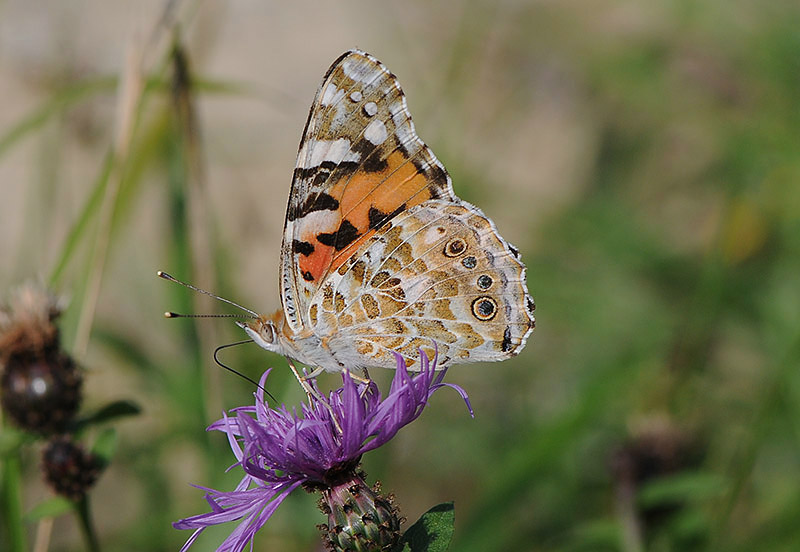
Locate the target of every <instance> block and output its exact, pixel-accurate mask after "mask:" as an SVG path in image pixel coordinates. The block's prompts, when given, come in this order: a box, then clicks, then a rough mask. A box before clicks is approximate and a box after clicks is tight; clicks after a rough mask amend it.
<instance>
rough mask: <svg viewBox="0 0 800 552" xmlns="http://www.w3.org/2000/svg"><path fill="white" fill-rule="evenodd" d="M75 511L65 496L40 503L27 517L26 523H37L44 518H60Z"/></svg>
mask: <svg viewBox="0 0 800 552" xmlns="http://www.w3.org/2000/svg"><path fill="white" fill-rule="evenodd" d="M74 509H75V505H74V504H73V503H72V502H71V501H70V500H68V499H66V498H64V497H63V496H56V497H53V498H51V499H49V500H45V501H44V502H40V503H39V504H37V505H36V506H34V507H33V509H32V510H31V511H30V512H28V513H27V514H26V515H25V521H37V520H40V519H42V518H48V517H58V516H60V515H61V514H66V513H68V512H71V511H73V510H74Z"/></svg>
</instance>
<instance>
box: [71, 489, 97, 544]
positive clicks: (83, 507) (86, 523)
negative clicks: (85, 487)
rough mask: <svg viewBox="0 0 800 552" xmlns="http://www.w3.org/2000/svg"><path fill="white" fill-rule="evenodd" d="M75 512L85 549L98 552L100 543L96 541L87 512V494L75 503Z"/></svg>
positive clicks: (90, 518) (95, 534)
mask: <svg viewBox="0 0 800 552" xmlns="http://www.w3.org/2000/svg"><path fill="white" fill-rule="evenodd" d="M75 509H76V510H75V513H76V514H77V515H78V519H79V520H80V526H81V532H82V533H83V539H84V540H85V541H86V550H88V551H89V552H100V543H99V542H98V541H97V533H95V530H94V525H93V524H92V517H91V515H90V514H89V497H88V495H86V496H84V497H83V498H81V499H80V500H79V501H78V502H77V503H76V504H75Z"/></svg>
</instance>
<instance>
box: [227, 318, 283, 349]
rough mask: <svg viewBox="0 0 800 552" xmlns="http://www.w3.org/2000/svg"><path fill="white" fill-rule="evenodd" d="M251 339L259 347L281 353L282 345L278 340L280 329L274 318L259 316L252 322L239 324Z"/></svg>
mask: <svg viewBox="0 0 800 552" xmlns="http://www.w3.org/2000/svg"><path fill="white" fill-rule="evenodd" d="M236 324H238V326H239V327H240V328H242V329H243V330H244V331H245V332H246V333H247V335H249V336H250V338H251V339H252V340H253V341H254V342H255V343H257V344H258V346H259V347H262V348H264V349H266V350H267V351H272V352H275V353H280V352H281V349H282V347H281V343H280V341H279V339H278V328H277V326H276V324H275V321H274V316H264V315H261V316H258V317H257V318H255V319H253V320H252V321H248V322H237V323H236Z"/></svg>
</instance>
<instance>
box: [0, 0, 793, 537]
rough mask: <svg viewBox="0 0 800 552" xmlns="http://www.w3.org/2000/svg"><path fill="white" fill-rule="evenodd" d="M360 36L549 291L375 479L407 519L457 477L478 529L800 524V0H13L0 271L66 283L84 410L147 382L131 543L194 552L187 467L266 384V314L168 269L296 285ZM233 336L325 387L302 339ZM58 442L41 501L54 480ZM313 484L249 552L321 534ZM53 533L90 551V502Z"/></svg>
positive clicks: (33, 497) (131, 484)
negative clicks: (83, 527)
mask: <svg viewBox="0 0 800 552" xmlns="http://www.w3.org/2000/svg"><path fill="white" fill-rule="evenodd" d="M351 47H360V48H362V49H365V50H367V51H368V52H370V53H372V54H374V55H375V56H376V57H378V58H379V59H380V60H382V61H383V62H384V63H385V64H386V65H387V66H388V67H389V68H390V69H391V70H392V71H393V72H395V73H396V74H397V75H398V76H399V78H400V81H401V83H402V85H403V87H404V90H405V92H406V94H407V95H408V101H409V107H410V109H411V112H412V114H413V116H414V120H415V123H416V126H417V130H418V132H419V134H420V135H421V137H422V138H423V139H424V140H425V141H426V142H427V143H428V144H429V145H430V146H431V147H432V148H433V150H434V151H435V152H436V154H437V155H438V157H439V158H440V159H441V160H442V161H443V163H444V164H445V166H446V167H447V168H448V170H449V171H450V173H451V175H452V177H453V181H454V186H455V189H456V192H457V193H458V194H459V195H460V196H461V197H463V198H464V199H466V200H468V201H470V202H473V203H475V204H477V205H478V206H480V207H481V208H482V209H483V210H484V211H485V212H486V213H487V215H489V216H490V217H492V218H493V219H494V220H495V222H496V223H497V226H498V228H499V229H500V232H501V233H502V234H503V236H505V237H506V238H507V239H509V240H510V241H511V242H512V243H514V244H515V245H517V246H518V247H519V248H520V249H521V251H522V253H523V259H524V260H525V262H526V264H527V266H528V284H529V288H530V291H531V293H532V294H533V296H534V297H535V299H536V304H537V307H538V309H537V329H536V331H535V332H534V334H533V335H532V337H531V339H530V341H529V342H528V346H527V348H526V349H525V351H524V352H523V353H522V354H521V355H520V356H519V357H518V358H515V359H513V360H511V361H508V362H505V363H502V364H491V365H467V366H459V367H456V368H454V369H453V370H451V371H450V373H449V374H448V380H449V381H451V382H453V383H457V384H459V385H461V386H463V387H464V388H465V389H466V390H467V391H468V392H469V394H470V397H471V400H472V404H473V406H474V408H475V413H476V416H475V419H474V420H472V419H470V418H469V416H468V415H467V412H466V410H465V409H464V406H463V404H462V403H461V401H460V399H459V398H458V396H457V395H456V394H455V393H448V392H447V391H442V392H440V393H438V394H437V395H435V396H434V399H433V401H432V404H431V405H430V407H429V408H428V409H427V410H426V412H425V413H424V414H423V416H422V417H421V418H420V419H419V420H418V421H417V422H416V423H414V424H412V425H411V426H409V427H408V428H406V429H404V430H403V431H402V432H401V433H400V434H399V435H398V437H397V438H396V439H394V441H392V442H391V443H390V444H389V445H388V446H386V447H384V448H383V449H382V450H380V451H378V452H376V453H371V454H369V455H368V456H367V457H366V458H365V459H364V468H365V470H366V472H367V473H368V476H369V481H370V482H373V481H375V480H376V479H379V480H380V481H381V482H382V485H383V488H384V489H385V490H387V491H391V492H394V493H395V495H396V497H397V503H398V504H399V505H400V507H401V509H402V512H403V514H404V515H405V516H406V517H407V518H408V519H409V520H412V521H413V520H415V519H417V518H418V517H419V515H420V514H421V513H422V512H424V511H425V510H427V509H428V508H429V507H431V506H433V505H434V504H437V503H439V502H443V501H447V500H455V505H456V540H455V542H454V545H453V548H452V549H453V550H457V551H484V550H530V551H562V550H564V551H569V550H609V551H616V550H620V551H625V552H631V551H639V550H653V551H668V550H688V551H692V550H727V551H738V550H797V547H798V543H800V524H798V519H800V429H799V427H800V371H799V370H798V367H799V365H800V186H798V180H799V179H800V7H798V4H797V2H795V1H781V0H775V1H770V2H763V1H758V0H707V1H705V2H697V1H694V2H693V1H690V0H673V1H668V0H660V1H659V0H656V1H652V2H634V1H612V0H598V1H590V0H564V1H559V2H524V1H514V0H509V1H503V2H495V1H491V0H474V1H466V2H438V3H431V2H426V1H424V0H413V1H409V2H395V3H386V4H382V3H381V4H376V3H372V2H366V1H346V2H335V3H334V2H325V3H321V2H319V3H318V2H311V1H308V0H304V1H300V2H292V3H289V2H257V1H250V2H214V1H205V2H200V1H197V2H191V1H185V2H171V3H166V4H165V3H164V2H163V1H155V0H148V1H144V2H137V3H129V2H122V1H104V0H80V1H77V0H76V1H74V2H56V1H49V2H24V1H22V0H0V102H1V104H0V105H2V109H0V190H1V191H2V195H1V196H0V197H2V200H1V201H0V259H2V261H0V266H2V270H1V271H0V288H1V289H2V290H3V295H4V296H7V293H8V290H10V289H11V288H12V287H13V286H14V285H16V284H18V283H19V282H21V281H23V280H24V279H26V278H29V277H40V278H41V279H43V280H44V281H46V282H49V283H50V284H51V285H52V286H53V287H54V288H55V289H56V290H57V291H59V292H61V293H64V294H67V295H68V296H69V297H70V304H69V308H68V309H67V311H66V313H65V314H64V316H63V318H62V320H61V327H62V330H63V337H64V341H65V343H66V344H67V347H68V349H70V350H71V351H73V353H74V354H75V355H76V357H77V358H79V360H80V362H81V363H82V364H83V365H84V366H85V367H86V389H85V397H86V398H85V402H84V408H85V409H86V410H91V409H92V408H93V407H97V406H99V405H102V404H105V403H106V402H108V401H109V400H112V399H123V398H127V399H132V400H135V401H137V402H138V403H139V404H141V405H142V407H143V413H142V415H140V416H138V417H135V418H130V419H126V420H125V421H123V422H120V423H119V424H117V429H118V430H119V432H120V435H119V448H118V451H117V453H116V456H115V460H114V462H113V464H112V465H111V467H110V468H109V469H108V470H107V472H106V473H105V474H104V475H103V476H102V478H101V479H100V480H99V482H98V484H97V486H96V488H95V490H94V492H93V493H92V511H93V515H94V518H95V523H96V524H97V526H98V530H99V533H100V539H101V543H102V545H103V548H104V550H108V551H128V550H165V551H166V550H177V549H178V548H179V547H180V545H181V544H182V543H183V541H184V539H185V538H186V537H188V533H187V532H179V531H176V530H173V529H172V528H171V525H170V524H171V522H172V521H174V520H177V519H179V518H181V517H186V516H188V515H192V514H195V513H199V512H202V511H206V508H207V506H206V504H205V502H204V501H203V498H202V492H201V491H200V490H197V489H194V488H192V487H190V484H191V483H197V484H201V485H205V486H210V487H215V488H219V489H223V490H227V489H232V488H233V486H234V485H235V482H236V481H238V479H239V474H238V472H235V471H234V473H231V474H224V473H223V471H224V469H225V468H226V467H227V466H228V465H229V464H230V463H232V461H233V457H232V456H231V454H230V452H229V449H228V445H227V440H226V438H225V437H224V436H223V435H220V434H213V435H208V434H206V433H205V432H204V428H205V426H206V425H207V424H208V423H210V422H211V421H213V420H215V419H217V418H218V417H219V414H220V412H221V411H222V409H223V408H230V407H234V406H238V405H241V404H246V403H249V402H250V401H251V397H252V394H251V393H252V386H251V385H250V384H248V383H247V382H244V381H242V380H240V379H239V378H236V377H234V376H231V375H229V374H227V373H225V372H223V371H222V370H220V369H219V368H218V367H216V366H215V365H214V363H213V361H212V352H213V350H214V348H215V347H216V346H217V345H220V344H223V343H227V342H232V341H235V340H237V339H240V338H242V337H243V336H242V335H241V334H240V333H239V331H238V329H237V328H236V327H235V326H234V325H233V323H232V322H230V321H225V320H221V321H214V320H205V321H204V320H200V321H197V322H193V321H189V320H175V321H167V320H164V319H163V318H161V315H162V312H163V311H165V310H176V311H179V312H204V313H205V312H231V311H230V309H226V308H224V305H220V304H213V303H211V302H208V301H205V300H204V299H205V298H204V297H198V296H196V295H191V294H190V293H188V292H187V291H186V290H184V289H182V288H179V287H178V286H174V285H172V284H169V283H166V282H164V281H161V280H158V279H157V278H156V277H155V271H156V270H157V269H163V270H166V271H168V272H171V273H173V274H174V275H176V276H178V277H181V278H183V279H186V280H189V281H191V282H193V283H195V284H197V285H200V286H203V287H207V288H210V289H213V290H214V291H216V292H218V293H220V294H221V295H223V296H224V297H227V298H230V299H232V300H234V301H237V302H240V303H242V304H244V305H246V306H248V307H250V308H253V309H254V310H257V311H262V312H267V311H271V310H273V309H275V308H277V307H278V306H279V300H278V286H277V262H278V250H279V244H280V239H281V229H282V225H283V215H284V213H283V211H284V208H285V204H286V198H287V195H288V190H289V184H290V179H291V174H292V169H293V167H294V157H295V153H296V148H297V144H298V142H299V139H300V133H301V131H302V128H303V124H304V122H305V119H306V115H307V109H308V106H309V105H310V102H311V99H312V98H313V95H314V92H315V90H316V87H317V85H318V83H319V81H320V79H321V77H322V75H323V73H324V71H325V70H326V68H327V67H328V65H329V64H330V63H331V62H332V61H333V60H334V59H335V58H336V57H337V56H338V55H339V54H340V53H342V52H343V51H345V50H346V49H348V48H351ZM223 358H224V360H225V362H226V363H227V364H229V365H231V366H233V367H234V368H237V369H239V370H241V371H242V372H244V373H246V374H248V375H250V376H251V377H254V378H256V377H258V375H260V373H261V371H263V369H265V368H266V367H269V366H274V367H275V368H276V369H275V370H274V371H273V376H272V377H271V378H270V389H271V390H272V392H273V393H274V394H275V395H276V396H277V397H278V398H279V399H280V400H281V401H285V402H287V403H288V404H297V403H298V402H299V401H300V400H301V399H302V398H303V396H302V393H301V391H300V389H299V387H298V386H297V384H296V382H294V380H293V379H292V377H291V375H290V373H289V371H288V369H286V363H285V361H284V360H283V359H281V358H279V357H275V356H270V355H268V354H267V353H265V352H264V351H261V350H260V349H258V348H257V347H255V346H253V345H249V346H242V347H238V348H234V349H230V350H227V351H225V352H224V353H223ZM373 375H374V376H376V377H377V378H378V379H379V380H380V383H381V385H382V387H383V388H384V389H386V384H387V383H388V381H389V377H390V376H391V374H390V373H378V374H373ZM322 384H323V385H324V386H328V387H331V386H335V385H336V384H337V379H336V378H335V377H327V378H325V379H323V380H322ZM38 450H39V447H38V445H34V446H31V447H28V448H27V449H26V451H25V459H26V462H25V466H26V467H25V470H24V475H25V480H24V497H23V498H24V509H25V510H26V511H28V510H30V509H31V508H33V507H34V506H35V505H36V504H37V503H39V502H41V501H43V500H46V499H47V498H48V497H49V496H50V494H49V491H48V489H47V488H46V487H44V485H43V484H42V483H41V481H40V472H39V467H38ZM315 502H316V497H314V496H312V495H308V494H305V493H302V492H298V493H296V494H295V495H294V496H291V497H290V498H289V499H288V500H287V501H286V502H285V503H284V505H283V506H281V508H280V509H279V511H278V513H277V514H276V515H275V516H274V518H273V519H272V520H270V522H269V523H268V524H267V526H266V527H265V528H264V529H263V530H262V531H261V533H260V534H259V536H258V538H257V540H256V547H255V548H256V550H288V551H293V550H319V549H320V545H319V538H318V534H317V530H316V528H315V525H316V524H317V523H321V522H323V521H324V518H323V516H322V515H321V514H320V513H319V512H318V511H317V510H316V506H315ZM232 529H233V525H230V526H226V527H222V528H221V529H220V530H214V531H208V534H207V535H206V536H205V537H204V538H202V539H201V540H200V541H199V542H198V543H197V544H196V545H195V547H194V548H193V550H213V549H214V548H215V547H216V545H217V544H218V543H219V542H221V540H222V539H223V538H224V535H227V533H228V532H229V531H230V530H232ZM27 530H28V533H29V536H30V540H31V541H33V540H34V537H33V535H34V533H35V532H36V530H37V529H36V524H35V523H30V524H29V525H28V526H27ZM2 540H3V536H2V535H0V549H2V548H3V545H2ZM49 549H50V550H58V551H61V550H64V551H67V550H80V549H82V543H81V540H80V536H79V533H78V531H77V529H76V526H75V522H74V519H73V518H72V517H70V516H62V517H59V518H57V519H56V520H55V522H54V526H53V529H52V537H51V543H50V547H49Z"/></svg>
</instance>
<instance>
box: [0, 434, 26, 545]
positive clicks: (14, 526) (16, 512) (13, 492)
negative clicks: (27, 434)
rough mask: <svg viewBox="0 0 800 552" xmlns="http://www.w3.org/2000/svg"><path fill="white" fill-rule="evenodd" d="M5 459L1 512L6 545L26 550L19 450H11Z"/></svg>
mask: <svg viewBox="0 0 800 552" xmlns="http://www.w3.org/2000/svg"><path fill="white" fill-rule="evenodd" d="M3 460H4V461H3V465H2V472H3V473H2V482H1V483H0V485H2V487H0V491H1V492H0V504H1V505H0V512H2V522H3V523H4V524H5V529H6V535H7V539H8V540H7V541H6V545H7V546H8V550H9V551H10V552H24V551H25V550H27V549H28V547H27V544H26V542H25V528H24V527H23V525H22V495H21V485H20V478H21V463H20V457H19V450H16V451H13V452H9V453H8V455H7V456H6V457H5V458H4V459H3Z"/></svg>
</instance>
